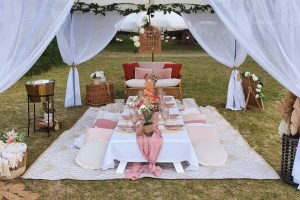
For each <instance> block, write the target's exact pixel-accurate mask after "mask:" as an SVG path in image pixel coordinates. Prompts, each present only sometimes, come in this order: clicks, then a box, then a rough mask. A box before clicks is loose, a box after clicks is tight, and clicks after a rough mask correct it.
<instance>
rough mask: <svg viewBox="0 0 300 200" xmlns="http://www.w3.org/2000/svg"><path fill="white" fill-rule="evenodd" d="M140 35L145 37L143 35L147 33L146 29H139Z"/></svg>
mask: <svg viewBox="0 0 300 200" xmlns="http://www.w3.org/2000/svg"><path fill="white" fill-rule="evenodd" d="M139 33H140V34H142V35H143V34H144V33H145V29H144V28H143V27H141V28H140V29H139Z"/></svg>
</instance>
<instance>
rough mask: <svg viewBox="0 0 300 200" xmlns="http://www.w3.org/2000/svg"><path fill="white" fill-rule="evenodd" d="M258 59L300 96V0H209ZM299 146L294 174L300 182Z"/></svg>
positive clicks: (278, 79)
mask: <svg viewBox="0 0 300 200" xmlns="http://www.w3.org/2000/svg"><path fill="white" fill-rule="evenodd" d="M209 2H210V4H211V5H212V6H213V8H214V10H215V11H216V13H217V14H218V15H219V17H220V18H221V20H222V21H223V23H224V24H225V25H226V26H227V27H228V29H229V30H230V31H231V32H232V33H233V34H234V35H235V37H236V38H237V40H238V41H239V42H240V43H241V44H242V45H243V46H244V47H245V48H246V49H247V52H248V53H249V55H251V57H252V58H253V59H255V60H256V62H257V63H259V64H260V65H261V67H263V68H264V69H265V70H266V71H267V72H268V73H269V74H271V75H272V76H273V77H274V78H275V79H276V80H277V81H278V82H279V83H281V84H282V85H283V86H284V87H286V88H287V89H288V90H290V91H291V92H293V93H294V94H295V95H297V96H298V97H300V56H299V52H300V12H299V10H300V1H299V0H290V1H286V0H276V1H275V0H260V1H257V0H209ZM299 160H300V148H298V150H297V153H296V160H295V161H296V162H295V163H294V170H293V176H294V181H296V182H297V183H300V170H297V169H299V168H300V162H299Z"/></svg>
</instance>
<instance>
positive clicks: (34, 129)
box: [33, 102, 36, 132]
mask: <svg viewBox="0 0 300 200" xmlns="http://www.w3.org/2000/svg"><path fill="white" fill-rule="evenodd" d="M35 131H36V128H35V102H33V132H35Z"/></svg>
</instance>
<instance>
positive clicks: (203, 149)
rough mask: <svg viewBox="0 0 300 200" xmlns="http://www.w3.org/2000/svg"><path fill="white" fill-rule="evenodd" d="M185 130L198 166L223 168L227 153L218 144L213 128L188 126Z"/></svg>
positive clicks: (199, 125)
mask: <svg viewBox="0 0 300 200" xmlns="http://www.w3.org/2000/svg"><path fill="white" fill-rule="evenodd" d="M187 129H188V134H189V137H190V140H191V142H192V145H193V147H194V151H195V153H196V156H197V159H198V162H199V164H200V165H203V166H223V165H224V164H225V163H226V161H227V153H226V152H225V150H224V148H223V146H222V144H221V143H220V140H219V137H218V134H217V130H216V128H215V127H213V126H210V125H206V124H189V125H188V126H187Z"/></svg>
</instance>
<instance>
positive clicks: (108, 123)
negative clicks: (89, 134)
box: [94, 119, 118, 129]
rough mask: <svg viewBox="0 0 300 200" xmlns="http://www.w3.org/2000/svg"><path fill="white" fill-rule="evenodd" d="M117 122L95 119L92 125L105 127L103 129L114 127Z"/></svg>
mask: <svg viewBox="0 0 300 200" xmlns="http://www.w3.org/2000/svg"><path fill="white" fill-rule="evenodd" d="M117 124H118V122H116V121H112V120H108V119H96V121H95V124H94V127H95V128H105V129H115V128H116V126H117Z"/></svg>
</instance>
